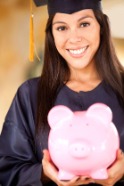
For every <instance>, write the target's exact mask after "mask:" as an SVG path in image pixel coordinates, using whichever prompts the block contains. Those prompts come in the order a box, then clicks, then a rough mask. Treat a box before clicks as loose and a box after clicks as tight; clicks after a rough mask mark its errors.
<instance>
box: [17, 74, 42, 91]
mask: <svg viewBox="0 0 124 186" xmlns="http://www.w3.org/2000/svg"><path fill="white" fill-rule="evenodd" d="M39 79H40V78H39V77H37V78H32V79H28V80H27V81H25V82H24V83H22V84H21V85H20V86H19V88H18V90H17V92H27V91H28V92H32V91H34V90H37V89H38V82H39Z"/></svg>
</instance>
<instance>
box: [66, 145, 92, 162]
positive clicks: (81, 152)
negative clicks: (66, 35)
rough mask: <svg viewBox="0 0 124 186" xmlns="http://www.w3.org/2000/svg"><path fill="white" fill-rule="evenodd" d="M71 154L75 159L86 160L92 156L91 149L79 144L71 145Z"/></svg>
mask: <svg viewBox="0 0 124 186" xmlns="http://www.w3.org/2000/svg"><path fill="white" fill-rule="evenodd" d="M69 152H70V154H71V156H73V157H75V158H85V157H87V156H88V155H89V154H90V147H89V146H88V145H87V144H85V143H81V142H77V143H73V144H71V145H70V147H69Z"/></svg>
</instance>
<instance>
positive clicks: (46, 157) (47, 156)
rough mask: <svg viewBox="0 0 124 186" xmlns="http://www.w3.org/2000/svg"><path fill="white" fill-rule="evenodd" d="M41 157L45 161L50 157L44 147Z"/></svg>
mask: <svg viewBox="0 0 124 186" xmlns="http://www.w3.org/2000/svg"><path fill="white" fill-rule="evenodd" d="M43 158H44V159H45V160H47V161H50V160H51V158H50V154H49V151H48V150H47V149H44V150H43Z"/></svg>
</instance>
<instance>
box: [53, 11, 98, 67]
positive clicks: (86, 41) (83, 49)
mask: <svg viewBox="0 0 124 186" xmlns="http://www.w3.org/2000/svg"><path fill="white" fill-rule="evenodd" d="M52 33H53V37H54V41H55V46H56V48H57V50H58V52H59V53H60V55H61V56H62V57H63V58H64V59H65V60H66V62H67V64H68V66H69V67H70V69H80V70H81V69H84V68H87V67H89V66H90V65H91V64H92V62H93V61H94V55H95V54H96V51H97V50H98V47H99V44H100V25H99V23H98V22H97V20H96V18H95V16H94V13H93V11H92V10H90V9H87V10H82V11H79V12H76V13H73V14H64V13H56V14H55V16H54V18H53V23H52Z"/></svg>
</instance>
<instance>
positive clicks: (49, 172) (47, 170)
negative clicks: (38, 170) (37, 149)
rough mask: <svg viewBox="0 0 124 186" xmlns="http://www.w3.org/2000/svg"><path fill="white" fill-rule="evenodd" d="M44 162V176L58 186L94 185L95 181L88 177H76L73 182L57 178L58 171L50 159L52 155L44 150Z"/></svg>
mask: <svg viewBox="0 0 124 186" xmlns="http://www.w3.org/2000/svg"><path fill="white" fill-rule="evenodd" d="M43 154H44V156H43V160H42V166H43V174H44V176H46V177H47V178H49V179H50V180H52V181H53V182H55V183H56V184H57V185H58V186H77V185H84V184H89V183H92V182H93V180H92V179H91V178H88V179H87V177H86V176H81V177H79V176H75V177H74V178H73V179H72V180H69V181H60V180H59V179H58V177H57V175H58V170H57V168H56V167H55V165H54V164H53V163H52V161H51V159H50V155H49V152H48V150H43Z"/></svg>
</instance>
